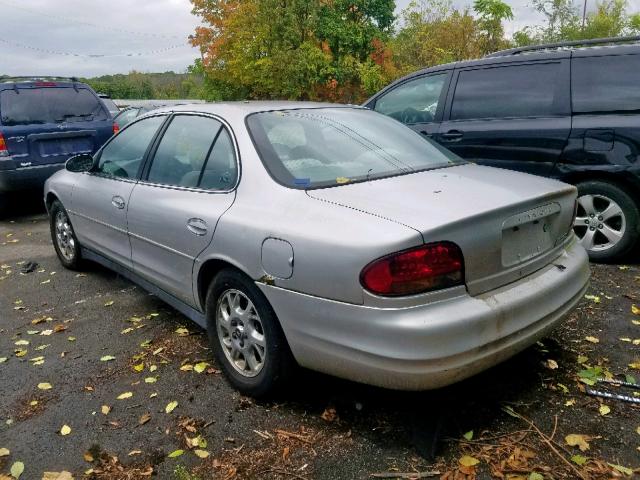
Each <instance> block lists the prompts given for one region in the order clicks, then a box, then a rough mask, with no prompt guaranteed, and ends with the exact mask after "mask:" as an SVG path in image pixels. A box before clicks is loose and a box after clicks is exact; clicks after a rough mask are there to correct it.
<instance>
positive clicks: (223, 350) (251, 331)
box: [206, 269, 296, 397]
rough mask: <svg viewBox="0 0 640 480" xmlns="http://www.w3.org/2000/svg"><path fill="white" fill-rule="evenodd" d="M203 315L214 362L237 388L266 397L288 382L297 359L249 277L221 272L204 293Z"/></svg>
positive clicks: (250, 394) (270, 309)
mask: <svg viewBox="0 0 640 480" xmlns="http://www.w3.org/2000/svg"><path fill="white" fill-rule="evenodd" d="M235 302H237V303H235ZM232 305H234V306H237V307H238V308H236V307H234V308H233V310H236V311H239V312H242V314H241V315H238V314H237V313H235V312H234V311H232ZM252 308H253V310H252ZM222 312H226V314H227V315H226V319H227V320H226V321H225V320H224V318H225V315H223V313H222ZM234 313H235V314H234ZM253 313H255V314H257V315H253ZM206 316H207V332H208V335H209V342H210V344H211V348H212V350H213V353H214V355H215V358H216V361H217V362H218V364H219V365H220V366H221V367H222V370H223V372H224V374H225V376H226V377H227V379H228V380H229V383H231V385H232V386H233V387H234V388H236V389H237V390H238V391H239V392H240V393H242V394H244V395H249V396H252V397H267V396H271V395H273V394H274V393H276V392H277V391H279V390H281V388H282V387H284V386H285V385H286V384H287V383H288V381H289V379H290V378H291V376H292V374H293V372H294V370H295V367H296V364H295V360H294V359H293V356H292V354H291V351H290V349H289V345H288V343H287V340H286V339H285V336H284V333H283V332H282V328H281V327H280V323H279V321H278V319H277V317H276V314H275V312H274V311H273V309H272V308H271V305H269V302H268V301H267V299H266V298H265V296H264V295H263V294H262V292H261V291H260V290H259V289H258V288H257V287H256V286H255V284H254V283H253V281H252V280H251V279H250V278H248V277H247V276H246V275H244V274H242V273H241V272H239V271H237V270H234V269H225V270H222V271H220V273H218V274H217V275H216V277H215V278H214V280H213V282H212V283H211V285H210V286H209V291H208V292H207V299H206Z"/></svg>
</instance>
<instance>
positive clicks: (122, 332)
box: [120, 327, 133, 335]
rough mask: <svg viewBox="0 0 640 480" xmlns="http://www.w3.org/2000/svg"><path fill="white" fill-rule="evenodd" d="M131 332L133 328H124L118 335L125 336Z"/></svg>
mask: <svg viewBox="0 0 640 480" xmlns="http://www.w3.org/2000/svg"><path fill="white" fill-rule="evenodd" d="M130 332H133V328H131V327H129V328H125V329H124V330H122V331H121V332H120V333H121V334H123V335H125V334H127V333H130Z"/></svg>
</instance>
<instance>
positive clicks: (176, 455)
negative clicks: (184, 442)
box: [167, 450, 184, 458]
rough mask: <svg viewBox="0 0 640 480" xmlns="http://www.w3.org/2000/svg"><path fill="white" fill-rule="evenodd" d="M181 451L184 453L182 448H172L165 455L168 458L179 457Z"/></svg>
mask: <svg viewBox="0 0 640 480" xmlns="http://www.w3.org/2000/svg"><path fill="white" fill-rule="evenodd" d="M183 453H184V450H174V451H173V452H171V453H170V454H169V455H167V457H168V458H176V457H179V456H180V455H182V454H183Z"/></svg>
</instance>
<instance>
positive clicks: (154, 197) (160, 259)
mask: <svg viewBox="0 0 640 480" xmlns="http://www.w3.org/2000/svg"><path fill="white" fill-rule="evenodd" d="M234 198H235V192H231V193H220V194H216V193H209V192H200V191H190V190H186V189H175V188H169V187H161V186H158V185H150V184H144V183H140V184H138V185H136V187H135V189H134V191H133V195H132V196H131V201H130V206H129V234H130V238H131V246H132V258H133V269H134V271H135V272H136V273H138V274H139V275H141V276H143V277H145V278H146V279H147V280H149V281H151V282H153V283H154V284H156V285H157V286H159V287H160V288H162V289H163V290H165V291H166V292H168V293H170V294H172V295H174V296H176V297H178V298H179V299H180V300H182V301H184V302H187V303H189V304H193V302H194V297H193V288H192V278H191V275H192V271H193V263H194V261H195V258H196V257H197V256H198V254H200V252H202V251H203V250H204V249H205V248H206V247H207V246H208V245H209V243H211V239H212V238H213V233H214V231H215V228H216V225H217V223H218V219H219V218H220V217H221V216H222V214H223V213H224V212H225V211H226V210H227V209H228V208H229V207H230V206H231V204H232V203H233V200H234Z"/></svg>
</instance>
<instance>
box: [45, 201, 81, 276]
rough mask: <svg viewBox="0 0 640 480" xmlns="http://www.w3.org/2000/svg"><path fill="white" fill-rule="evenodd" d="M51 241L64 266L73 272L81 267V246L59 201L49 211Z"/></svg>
mask: <svg viewBox="0 0 640 480" xmlns="http://www.w3.org/2000/svg"><path fill="white" fill-rule="evenodd" d="M49 212H50V213H49V226H50V229H51V240H52V241H53V247H54V248H55V250H56V253H57V254H58V258H59V259H60V262H61V263H62V265H63V266H64V267H66V268H69V269H71V270H77V269H78V268H79V267H80V261H81V257H80V244H79V243H78V239H77V238H76V234H75V232H74V231H73V226H72V225H71V221H70V220H69V215H68V214H67V211H66V210H65V209H64V207H63V206H62V203H60V202H59V201H58V200H56V201H54V202H53V204H52V205H51V208H50V209H49Z"/></svg>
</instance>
